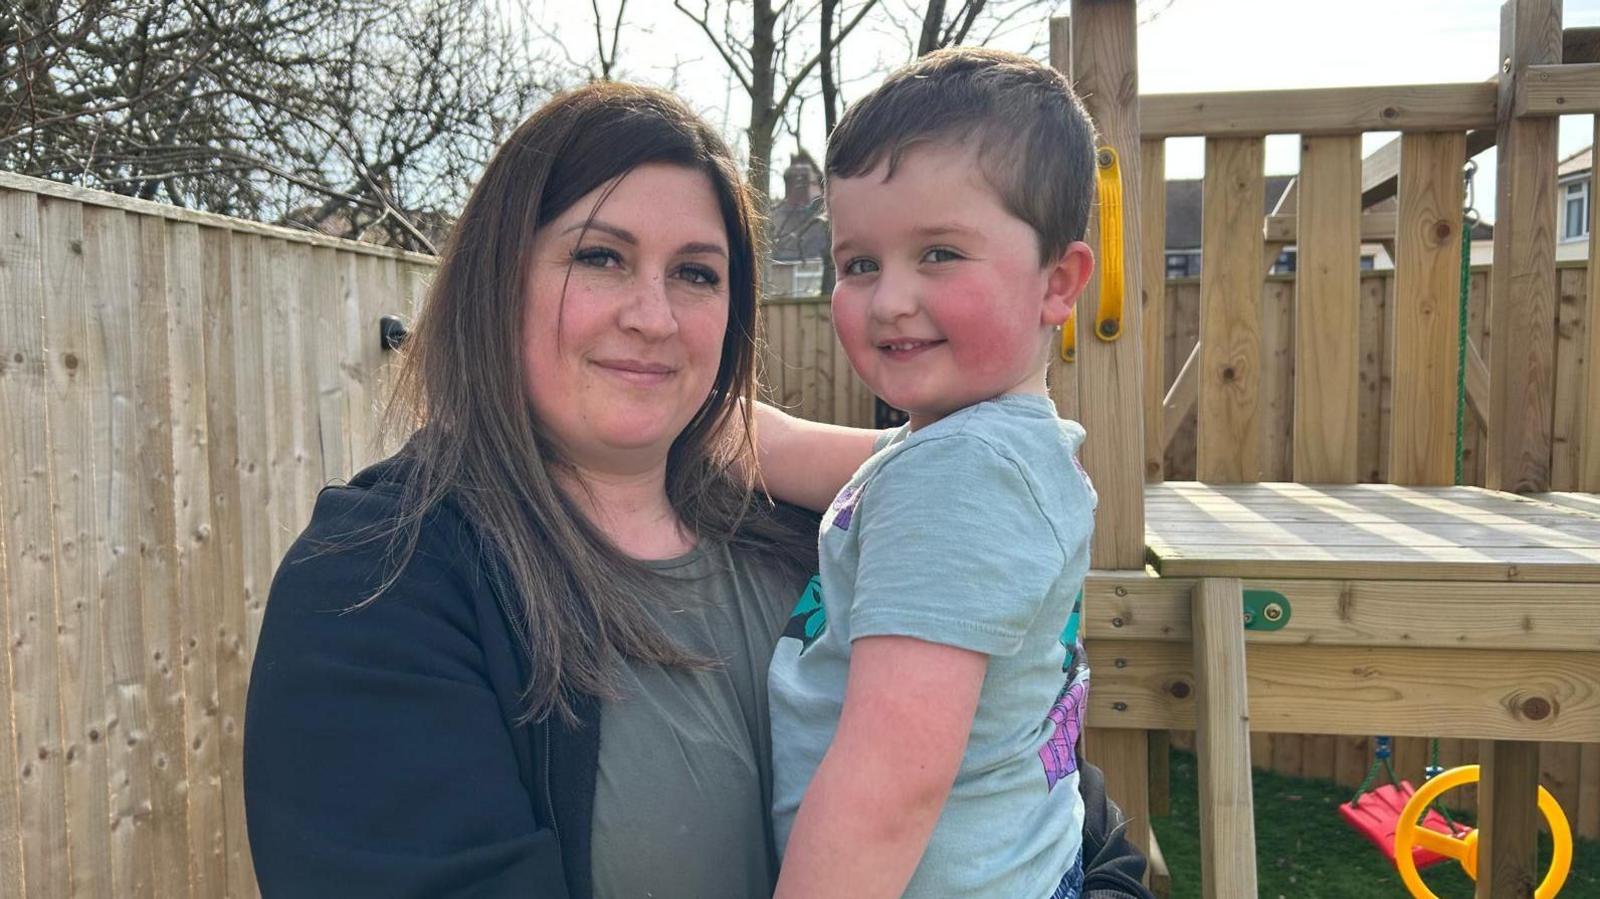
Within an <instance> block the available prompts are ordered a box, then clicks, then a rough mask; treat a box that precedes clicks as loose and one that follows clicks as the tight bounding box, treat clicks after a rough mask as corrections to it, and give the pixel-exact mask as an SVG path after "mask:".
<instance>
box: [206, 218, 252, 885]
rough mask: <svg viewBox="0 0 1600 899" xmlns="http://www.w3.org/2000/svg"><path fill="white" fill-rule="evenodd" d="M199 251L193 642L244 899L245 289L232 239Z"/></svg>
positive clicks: (216, 232)
mask: <svg viewBox="0 0 1600 899" xmlns="http://www.w3.org/2000/svg"><path fill="white" fill-rule="evenodd" d="M200 246H201V250H202V275H203V276H202V281H201V294H200V302H201V315H202V317H203V322H204V332H203V335H202V336H203V337H204V340H205V345H204V352H205V357H204V358H205V390H206V425H207V430H208V432H209V435H210V442H209V446H208V449H209V452H208V453H207V458H208V460H209V466H210V467H209V476H210V479H211V514H212V521H211V528H212V543H213V545H214V551H215V552H216V553H217V563H218V570H219V571H220V572H221V578H222V580H221V582H220V584H219V585H217V586H216V587H215V588H213V590H212V599H211V603H210V604H211V605H212V606H213V608H212V609H211V610H210V613H209V615H210V617H211V624H212V626H211V629H210V630H209V631H207V632H205V633H202V634H201V635H200V639H201V640H202V641H209V642H210V643H211V645H212V652H213V653H214V658H215V664H216V678H217V710H216V716H215V720H214V721H213V722H212V725H211V726H212V729H213V734H214V738H215V739H216V741H217V756H218V766H219V769H220V771H221V790H222V797H221V798H222V812H223V835H224V842H223V859H224V860H223V868H224V870H225V871H226V874H227V887H228V895H230V896H245V895H248V894H250V892H251V891H252V890H253V889H254V885H255V877H254V871H253V869H252V867H251V864H250V846H249V841H248V838H247V833H246V827H245V815H244V702H245V685H246V678H247V677H248V669H249V663H250V658H249V656H247V655H246V648H245V644H246V631H247V629H248V624H247V620H246V615H245V602H246V599H245V596H244V584H245V574H244V567H245V548H244V543H245V539H244V518H245V516H247V515H253V514H255V512H256V511H257V510H256V509H254V508H253V507H249V506H246V505H245V504H244V499H243V485H242V483H241V478H240V465H239V458H240V456H239V420H238V417H237V414H236V413H237V410H238V409H239V389H238V371H237V368H236V366H235V364H234V356H235V354H236V353H238V351H239V342H240V341H241V340H242V339H246V338H248V337H249V336H250V335H249V334H248V333H247V332H244V331H242V330H241V329H240V328H239V326H238V322H237V321H236V320H235V317H234V316H235V312H236V311H237V309H238V302H237V299H236V297H235V293H236V292H238V291H241V290H244V289H246V288H245V287H244V286H243V285H241V284H239V283H238V282H236V281H235V280H234V278H235V275H236V274H237V272H238V267H236V266H235V265H234V263H233V248H234V242H233V235H232V232H230V231H228V230H225V229H222V228H204V229H202V230H201V232H200Z"/></svg>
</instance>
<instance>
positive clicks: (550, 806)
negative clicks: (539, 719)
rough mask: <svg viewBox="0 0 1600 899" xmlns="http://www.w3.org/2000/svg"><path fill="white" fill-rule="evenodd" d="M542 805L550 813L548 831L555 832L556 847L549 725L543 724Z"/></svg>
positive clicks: (558, 842)
mask: <svg viewBox="0 0 1600 899" xmlns="http://www.w3.org/2000/svg"><path fill="white" fill-rule="evenodd" d="M542 730H543V731H544V804H545V809H546V810H547V811H549V812H550V829H551V830H554V831H555V832H556V845H557V846H559V845H561V825H560V824H559V823H557V822H556V800H555V794H554V793H552V792H551V791H550V759H551V755H550V723H549V722H548V721H546V722H545V724H544V727H543V728H542Z"/></svg>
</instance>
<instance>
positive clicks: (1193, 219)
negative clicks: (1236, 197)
mask: <svg viewBox="0 0 1600 899" xmlns="http://www.w3.org/2000/svg"><path fill="white" fill-rule="evenodd" d="M1292 181H1294V176H1293V175H1268V176H1267V189H1266V202H1265V205H1264V206H1263V208H1262V210H1261V214H1262V215H1267V214H1268V213H1270V212H1272V210H1274V209H1276V208H1277V206H1278V201H1279V200H1280V199H1282V198H1283V192H1284V191H1285V190H1287V189H1288V187H1289V184H1290V183H1291V182H1292ZM1201 193H1202V191H1201V189H1200V179H1199V178H1173V179H1169V180H1168V181H1167V277H1168V278H1195V277H1199V275H1200V227H1201V226H1200V222H1201V200H1200V194H1201ZM1294 263H1295V251H1294V249H1293V248H1290V249H1286V250H1284V251H1283V253H1282V254H1280V255H1279V256H1278V261H1277V262H1276V263H1274V264H1273V266H1272V270H1273V271H1275V272H1280V271H1281V272H1292V271H1294Z"/></svg>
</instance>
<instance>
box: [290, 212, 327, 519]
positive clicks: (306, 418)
mask: <svg viewBox="0 0 1600 899" xmlns="http://www.w3.org/2000/svg"><path fill="white" fill-rule="evenodd" d="M288 249H289V270H290V272H291V275H290V281H289V293H288V295H287V296H286V297H285V307H284V309H283V321H284V329H285V330H286V331H287V332H288V347H289V395H290V396H291V397H293V398H294V402H293V404H292V405H291V406H290V410H289V411H290V415H289V418H290V421H291V427H292V430H293V434H294V457H293V459H294V464H293V475H292V480H291V483H292V485H293V490H294V517H293V518H291V519H290V520H289V521H287V522H285V524H287V525H288V527H289V535H290V539H291V540H292V539H293V538H294V536H296V535H298V534H299V533H300V531H301V529H302V528H304V527H305V525H306V522H307V521H308V520H310V518H311V504H312V503H313V502H314V501H315V500H316V497H317V488H318V487H320V486H321V485H322V447H321V443H320V438H319V436H318V434H317V403H316V401H315V391H316V385H317V375H316V372H315V371H314V370H313V367H312V366H313V358H314V356H313V354H314V352H315V349H314V348H315V346H316V333H315V331H316V326H317V322H316V304H315V300H314V299H313V296H312V294H313V293H314V291H315V290H316V288H317V284H316V280H315V272H314V271H313V269H312V266H311V247H310V246H308V245H306V244H302V243H290V244H289V247H288ZM280 414H281V412H280Z"/></svg>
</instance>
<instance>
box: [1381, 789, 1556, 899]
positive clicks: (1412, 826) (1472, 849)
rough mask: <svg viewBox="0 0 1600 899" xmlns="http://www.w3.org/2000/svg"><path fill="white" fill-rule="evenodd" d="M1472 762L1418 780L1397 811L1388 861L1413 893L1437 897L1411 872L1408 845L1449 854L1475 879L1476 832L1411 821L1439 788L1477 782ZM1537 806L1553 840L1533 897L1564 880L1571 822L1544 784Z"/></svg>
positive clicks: (1422, 898)
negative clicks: (1547, 867)
mask: <svg viewBox="0 0 1600 899" xmlns="http://www.w3.org/2000/svg"><path fill="white" fill-rule="evenodd" d="M1477 781H1478V766H1477V765H1463V766H1461V767H1460V768H1451V769H1450V770H1449V771H1446V772H1444V773H1443V774H1440V775H1438V776H1437V777H1434V778H1433V779H1432V780H1429V781H1428V782H1427V783H1425V784H1423V785H1422V786H1421V788H1419V789H1418V790H1417V791H1416V792H1415V793H1413V794H1412V795H1411V801H1410V802H1407V803H1406V807H1405V810H1404V811H1402V812H1401V813H1400V821H1399V825H1398V826H1397V827H1395V831H1394V861H1395V866H1396V867H1398V868H1399V869H1400V879H1401V880H1402V881H1404V882H1405V885H1406V889H1408V890H1410V891H1411V895H1412V896H1415V897H1416V899H1439V897H1438V895H1436V894H1435V893H1434V892H1433V891H1432V890H1430V889H1428V887H1427V885H1426V884H1424V883H1423V882H1422V875H1421V874H1419V873H1417V862H1416V859H1415V858H1414V857H1413V856H1412V855H1411V850H1412V848H1413V847H1414V846H1421V847H1422V848H1424V849H1427V850H1430V851H1432V852H1436V853H1438V854H1439V855H1443V856H1445V857H1447V858H1453V859H1455V860H1456V863H1457V864H1459V865H1461V867H1462V868H1464V869H1465V870H1466V872H1467V876H1468V877H1471V878H1472V879H1473V880H1477V879H1478V832H1477V831H1476V830H1472V831H1469V832H1467V834H1466V835H1465V836H1460V837H1452V836H1449V835H1447V834H1442V833H1439V832H1438V831H1436V830H1429V829H1428V828H1426V827H1419V826H1417V819H1418V818H1421V817H1422V815H1423V813H1424V812H1426V811H1427V809H1428V806H1429V805H1432V804H1433V801H1434V800H1435V799H1437V798H1439V794H1441V793H1443V792H1445V791H1446V790H1453V789H1455V788H1456V787H1459V786H1464V785H1466V784H1469V783H1477ZM1539 811H1540V812H1542V813H1544V819H1545V821H1547V822H1548V823H1549V824H1550V837H1551V840H1552V841H1553V842H1554V843H1555V851H1554V852H1553V853H1552V856H1551V859H1550V871H1549V873H1547V874H1545V876H1544V881H1543V882H1542V883H1540V884H1539V888H1538V889H1537V890H1534V892H1533V896H1534V899H1553V897H1554V896H1555V895H1556V894H1557V893H1559V892H1561V887H1562V886H1564V885H1565V884H1566V882H1567V875H1568V874H1569V873H1571V870H1572V828H1571V827H1570V826H1569V825H1568V824H1567V816H1566V815H1564V814H1562V812H1561V804H1560V803H1558V802H1556V798H1555V797H1554V796H1552V795H1550V791H1549V790H1546V789H1545V788H1544V787H1540V788H1539Z"/></svg>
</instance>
